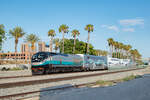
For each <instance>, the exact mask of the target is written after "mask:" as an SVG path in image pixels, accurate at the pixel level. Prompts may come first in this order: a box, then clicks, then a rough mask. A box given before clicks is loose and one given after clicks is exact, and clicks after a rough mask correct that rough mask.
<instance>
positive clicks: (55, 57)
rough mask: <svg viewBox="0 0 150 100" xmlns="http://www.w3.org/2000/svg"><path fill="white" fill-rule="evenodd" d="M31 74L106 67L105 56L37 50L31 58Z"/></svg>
mask: <svg viewBox="0 0 150 100" xmlns="http://www.w3.org/2000/svg"><path fill="white" fill-rule="evenodd" d="M31 69H32V74H33V75H34V74H47V73H51V72H64V71H88V70H96V69H108V68H107V57H104V56H93V55H84V54H76V55H71V54H60V53H52V52H38V53H36V54H34V55H33V56H32V59H31Z"/></svg>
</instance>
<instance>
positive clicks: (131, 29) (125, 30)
mask: <svg viewBox="0 0 150 100" xmlns="http://www.w3.org/2000/svg"><path fill="white" fill-rule="evenodd" d="M123 31H124V32H134V31H135V29H134V28H124V29H123Z"/></svg>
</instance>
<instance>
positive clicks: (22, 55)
mask: <svg viewBox="0 0 150 100" xmlns="http://www.w3.org/2000/svg"><path fill="white" fill-rule="evenodd" d="M49 50H50V49H49V45H46V44H45V42H39V43H38V52H42V51H49ZM36 52H37V51H36V46H35V50H34V51H32V49H31V46H30V44H28V43H24V44H21V52H17V53H15V52H9V53H0V59H15V58H16V59H19V60H25V61H28V60H30V59H31V57H32V55H33V54H35V53H36Z"/></svg>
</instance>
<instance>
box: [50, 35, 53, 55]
mask: <svg viewBox="0 0 150 100" xmlns="http://www.w3.org/2000/svg"><path fill="white" fill-rule="evenodd" d="M52 48H53V37H51V42H50V52H52V51H53V49H52Z"/></svg>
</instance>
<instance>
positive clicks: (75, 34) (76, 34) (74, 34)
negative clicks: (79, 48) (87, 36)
mask: <svg viewBox="0 0 150 100" xmlns="http://www.w3.org/2000/svg"><path fill="white" fill-rule="evenodd" d="M79 35H80V32H79V31H78V30H76V29H75V30H73V31H72V36H73V37H74V47H73V54H75V48H76V36H79Z"/></svg>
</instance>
